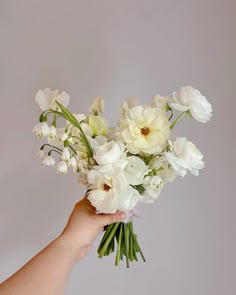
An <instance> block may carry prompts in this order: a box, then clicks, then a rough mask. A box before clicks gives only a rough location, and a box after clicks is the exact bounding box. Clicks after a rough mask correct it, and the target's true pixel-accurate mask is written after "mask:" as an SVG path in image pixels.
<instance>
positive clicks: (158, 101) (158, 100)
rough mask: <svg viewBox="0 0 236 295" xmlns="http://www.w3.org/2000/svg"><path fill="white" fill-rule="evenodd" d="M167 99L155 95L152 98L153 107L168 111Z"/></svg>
mask: <svg viewBox="0 0 236 295" xmlns="http://www.w3.org/2000/svg"><path fill="white" fill-rule="evenodd" d="M168 102H169V98H168V97H165V96H161V95H157V96H156V97H155V98H154V101H153V106H154V107H156V108H159V109H162V110H164V111H166V110H167V109H168Z"/></svg>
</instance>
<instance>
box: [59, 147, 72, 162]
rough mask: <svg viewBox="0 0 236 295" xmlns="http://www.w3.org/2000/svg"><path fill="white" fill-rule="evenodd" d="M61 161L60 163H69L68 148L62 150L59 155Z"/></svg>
mask: <svg viewBox="0 0 236 295" xmlns="http://www.w3.org/2000/svg"><path fill="white" fill-rule="evenodd" d="M61 160H62V161H69V160H70V152H69V150H68V148H67V147H66V148H64V149H63V151H62V154H61Z"/></svg>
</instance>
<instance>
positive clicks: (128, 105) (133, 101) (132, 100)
mask: <svg viewBox="0 0 236 295" xmlns="http://www.w3.org/2000/svg"><path fill="white" fill-rule="evenodd" d="M137 105H138V99H137V98H136V97H129V98H128V99H127V100H126V101H125V102H124V103H123V104H122V106H121V117H122V118H124V117H125V115H126V112H128V110H130V109H132V108H134V107H135V106H137Z"/></svg>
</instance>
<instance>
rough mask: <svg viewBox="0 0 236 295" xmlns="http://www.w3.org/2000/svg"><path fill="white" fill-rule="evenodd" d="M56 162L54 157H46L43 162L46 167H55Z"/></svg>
mask: <svg viewBox="0 0 236 295" xmlns="http://www.w3.org/2000/svg"><path fill="white" fill-rule="evenodd" d="M55 164H56V162H55V160H54V158H53V157H52V156H46V157H45V158H44V160H43V165H44V166H55Z"/></svg>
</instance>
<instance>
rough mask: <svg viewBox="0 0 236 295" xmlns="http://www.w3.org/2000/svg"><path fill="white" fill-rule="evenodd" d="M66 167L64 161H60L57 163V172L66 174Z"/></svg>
mask: <svg viewBox="0 0 236 295" xmlns="http://www.w3.org/2000/svg"><path fill="white" fill-rule="evenodd" d="M67 171H68V167H67V164H66V162H65V161H60V162H59V163H58V164H57V172H59V173H63V174H67Z"/></svg>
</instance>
